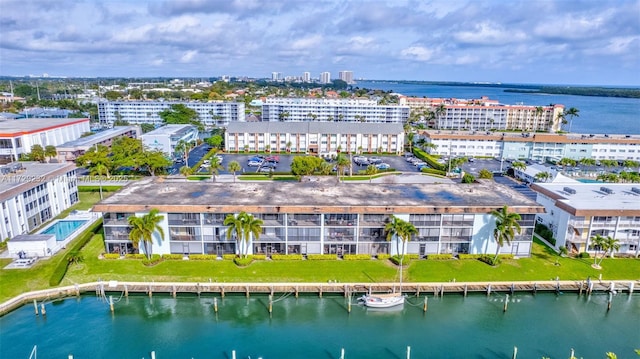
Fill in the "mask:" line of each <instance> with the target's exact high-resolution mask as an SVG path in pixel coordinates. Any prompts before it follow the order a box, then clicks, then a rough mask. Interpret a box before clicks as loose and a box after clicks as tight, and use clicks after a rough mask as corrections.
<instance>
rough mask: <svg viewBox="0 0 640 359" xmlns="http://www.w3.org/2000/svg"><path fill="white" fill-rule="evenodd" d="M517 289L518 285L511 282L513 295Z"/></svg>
mask: <svg viewBox="0 0 640 359" xmlns="http://www.w3.org/2000/svg"><path fill="white" fill-rule="evenodd" d="M515 291H516V285H515V284H514V283H511V295H513V293H515Z"/></svg>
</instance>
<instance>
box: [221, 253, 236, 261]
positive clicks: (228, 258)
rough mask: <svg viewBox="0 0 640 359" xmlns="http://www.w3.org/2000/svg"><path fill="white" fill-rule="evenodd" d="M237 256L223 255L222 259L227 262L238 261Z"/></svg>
mask: <svg viewBox="0 0 640 359" xmlns="http://www.w3.org/2000/svg"><path fill="white" fill-rule="evenodd" d="M236 257H237V255H235V254H223V255H222V259H224V260H225V261H232V260H234V259H236Z"/></svg>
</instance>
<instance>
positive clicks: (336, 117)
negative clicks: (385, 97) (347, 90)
mask: <svg viewBox="0 0 640 359" xmlns="http://www.w3.org/2000/svg"><path fill="white" fill-rule="evenodd" d="M407 119H409V106H401V105H378V103H377V101H375V100H369V99H332V98H277V97H267V98H266V99H265V100H264V102H263V104H262V121H270V122H279V121H280V122H292V121H293V122H295V121H307V122H308V121H334V122H356V123H360V122H374V123H385V122H386V123H401V124H404V123H405V122H406V121H407Z"/></svg>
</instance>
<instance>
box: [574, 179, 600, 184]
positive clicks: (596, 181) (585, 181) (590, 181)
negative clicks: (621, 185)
mask: <svg viewBox="0 0 640 359" xmlns="http://www.w3.org/2000/svg"><path fill="white" fill-rule="evenodd" d="M578 182H582V183H602V182H601V181H598V180H594V179H588V178H579V179H578Z"/></svg>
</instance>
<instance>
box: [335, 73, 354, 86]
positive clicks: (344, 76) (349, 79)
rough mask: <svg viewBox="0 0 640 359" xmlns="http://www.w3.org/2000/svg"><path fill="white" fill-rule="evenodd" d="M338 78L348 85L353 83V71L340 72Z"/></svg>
mask: <svg viewBox="0 0 640 359" xmlns="http://www.w3.org/2000/svg"><path fill="white" fill-rule="evenodd" d="M338 78H339V79H340V80H342V81H344V82H346V83H348V84H352V83H353V71H340V72H338Z"/></svg>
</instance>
